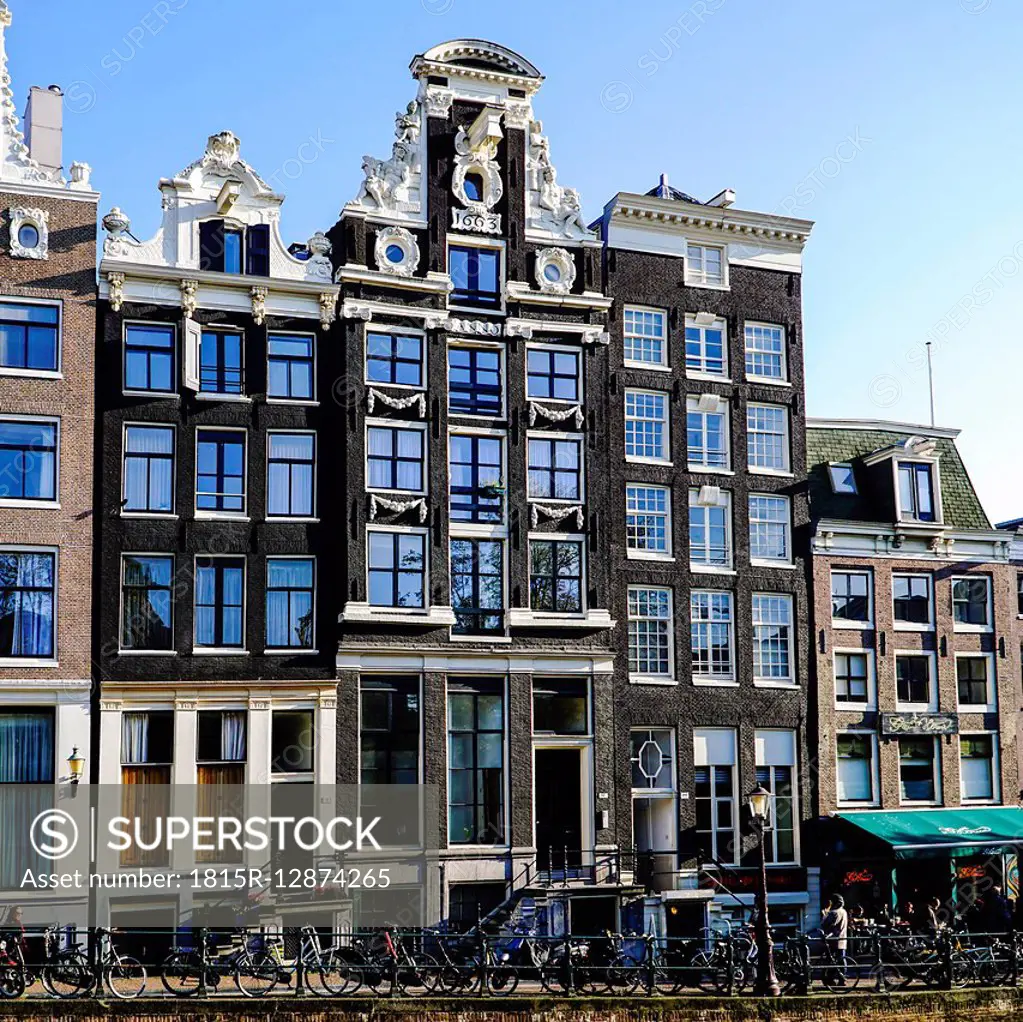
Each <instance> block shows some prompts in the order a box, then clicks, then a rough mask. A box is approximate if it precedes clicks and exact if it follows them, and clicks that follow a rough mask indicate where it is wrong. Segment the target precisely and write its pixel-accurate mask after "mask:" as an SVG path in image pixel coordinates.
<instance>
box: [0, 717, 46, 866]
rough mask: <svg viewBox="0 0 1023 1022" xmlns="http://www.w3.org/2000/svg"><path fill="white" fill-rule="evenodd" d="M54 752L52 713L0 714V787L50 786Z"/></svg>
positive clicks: (8, 851)
mask: <svg viewBox="0 0 1023 1022" xmlns="http://www.w3.org/2000/svg"><path fill="white" fill-rule="evenodd" d="M55 751H56V750H55V747H54V725H53V710H42V709H40V710H35V709H11V710H3V711H0V784H52V783H53V779H54V778H53V774H54V770H53V767H54V760H55ZM13 844H15V842H13V841H11V842H8V845H13ZM10 852H11V849H10V848H8V849H7V853H8V854H10ZM21 879H22V877H18V880H19V881H20V880H21Z"/></svg>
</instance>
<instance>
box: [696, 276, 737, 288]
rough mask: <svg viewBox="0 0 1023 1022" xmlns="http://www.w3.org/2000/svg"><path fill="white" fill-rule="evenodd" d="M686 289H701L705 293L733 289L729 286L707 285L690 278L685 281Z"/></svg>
mask: <svg viewBox="0 0 1023 1022" xmlns="http://www.w3.org/2000/svg"><path fill="white" fill-rule="evenodd" d="M684 283H685V286H686V287H699V288H703V290H704V291H731V290H732V289H731V288H730V287H729V286H728V285H727V284H706V283H704V282H703V281H701V280H690V279H689V278H688V277H687V278H686V279H685V281H684Z"/></svg>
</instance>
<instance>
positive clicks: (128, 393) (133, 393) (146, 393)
mask: <svg viewBox="0 0 1023 1022" xmlns="http://www.w3.org/2000/svg"><path fill="white" fill-rule="evenodd" d="M121 393H122V394H123V395H124V396H125V397H148V398H162V399H164V400H170V401H180V400H181V395H180V394H177V393H175V392H174V391H172V390H122V391H121Z"/></svg>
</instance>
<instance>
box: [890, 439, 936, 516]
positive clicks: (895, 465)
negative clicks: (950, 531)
mask: <svg viewBox="0 0 1023 1022" xmlns="http://www.w3.org/2000/svg"><path fill="white" fill-rule="evenodd" d="M900 465H927V466H929V467H930V470H931V499H932V500H933V502H934V520H933V521H930V522H928V521H924V520H922V519H920V518H917V517H915V516H913V515H907V514H905V513H904V511H903V507H902V487H900V486H899V466H900ZM892 486H893V487H894V489H895V521H896V522H899V523H901V524H903V525H910V526H912V525H919V526H922V527H924V528H935V527H936V526H939V525H941V524H942V523H943V522H944V521H945V512H944V508H943V507H942V502H941V466H940V465H939V463H938V459H937V458H925V457H921V456H920V455H919V454H913V455H909V456H905V457H899V456H898V455H896V456H894V457H893V458H892Z"/></svg>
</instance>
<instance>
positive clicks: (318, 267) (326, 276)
mask: <svg viewBox="0 0 1023 1022" xmlns="http://www.w3.org/2000/svg"><path fill="white" fill-rule="evenodd" d="M306 245H307V247H308V249H309V258H308V259H307V260H306V267H307V272H308V275H309V276H310V277H313V278H315V279H316V280H326V281H328V282H329V281H330V279H331V273H332V267H331V265H330V259H329V258H328V257H329V256H330V241H329V240H328V238H327V235H326V234H324V233H323V231H317V232H316V233H315V234H314V235H313V236H312V237H311V238H310V239H309V241H308V242H307V243H306Z"/></svg>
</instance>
